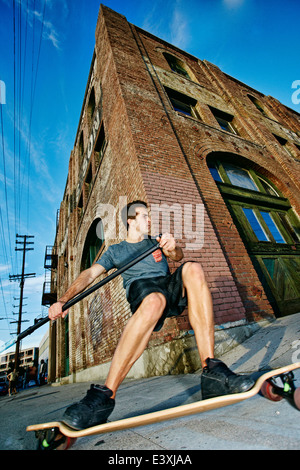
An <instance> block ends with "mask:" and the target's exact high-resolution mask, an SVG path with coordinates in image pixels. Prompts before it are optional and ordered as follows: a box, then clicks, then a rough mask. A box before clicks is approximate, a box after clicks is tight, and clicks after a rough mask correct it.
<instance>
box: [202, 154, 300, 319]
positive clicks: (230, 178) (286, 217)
mask: <svg viewBox="0 0 300 470" xmlns="http://www.w3.org/2000/svg"><path fill="white" fill-rule="evenodd" d="M237 159H238V157H237V156H236V155H231V154H222V153H215V154H211V155H210V156H209V157H208V160H207V164H208V167H209V170H210V172H211V175H212V177H213V179H214V180H215V182H216V184H217V186H218V188H219V190H220V192H221V194H222V196H223V199H224V201H225V202H226V205H227V207H228V209H229V212H230V214H231V216H232V219H233V221H234V223H235V225H236V227H237V229H238V231H239V233H240V235H241V238H242V239H243V241H244V243H245V246H246V247H247V251H248V253H249V255H250V258H251V260H252V262H253V265H254V267H255V269H256V270H257V273H258V275H259V277H260V279H261V282H262V285H263V286H264V288H265V291H266V294H267V296H268V298H269V301H270V303H271V305H272V306H273V308H274V311H275V313H277V314H278V315H288V314H291V313H295V312H296V311H299V308H300V277H299V272H300V257H299V254H300V224H299V219H298V217H297V215H296V214H295V212H294V211H293V209H292V207H291V204H290V202H289V200H288V199H287V198H285V197H284V195H283V194H282V193H281V192H280V191H279V189H278V188H276V186H274V184H273V183H272V182H271V181H270V180H268V178H266V177H265V176H264V175H262V174H260V173H259V172H258V171H255V170H254V169H253V168H251V163H250V162H247V161H246V160H244V159H243V160H238V161H239V163H240V165H239V164H238V163H237Z"/></svg>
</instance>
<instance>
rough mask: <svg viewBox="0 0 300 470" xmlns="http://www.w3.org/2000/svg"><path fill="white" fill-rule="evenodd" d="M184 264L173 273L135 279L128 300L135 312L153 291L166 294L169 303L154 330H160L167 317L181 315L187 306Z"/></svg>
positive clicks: (132, 310)
mask: <svg viewBox="0 0 300 470" xmlns="http://www.w3.org/2000/svg"><path fill="white" fill-rule="evenodd" d="M183 266H184V264H182V265H181V266H179V268H178V269H176V271H175V272H174V273H173V274H169V275H167V276H160V277H152V278H146V279H137V280H136V281H133V282H132V284H131V286H130V288H129V294H128V298H127V300H128V302H129V304H130V308H131V312H132V314H134V313H135V312H136V310H137V309H138V308H139V306H140V304H141V303H142V301H143V300H144V298H145V297H146V296H147V295H149V294H152V293H153V292H160V293H161V294H163V295H164V297H165V299H166V301H167V304H166V308H165V310H164V312H163V314H162V316H161V317H160V319H159V320H158V322H157V324H156V326H155V328H154V331H159V330H160V329H161V328H162V326H163V324H164V321H165V319H166V318H167V317H174V316H178V315H181V313H182V312H183V311H184V309H185V308H186V306H187V296H186V292H185V293H184V296H183V295H182V291H183V282H182V268H183Z"/></svg>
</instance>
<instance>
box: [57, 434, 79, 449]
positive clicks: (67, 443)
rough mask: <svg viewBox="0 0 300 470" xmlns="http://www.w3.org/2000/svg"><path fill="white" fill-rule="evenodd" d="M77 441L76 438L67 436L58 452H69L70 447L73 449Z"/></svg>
mask: <svg viewBox="0 0 300 470" xmlns="http://www.w3.org/2000/svg"><path fill="white" fill-rule="evenodd" d="M76 440H77V439H76V438H75V437H68V436H65V440H64V442H63V443H62V444H61V445H60V446H58V447H57V448H56V450H68V449H70V447H72V445H73V444H75V442H76Z"/></svg>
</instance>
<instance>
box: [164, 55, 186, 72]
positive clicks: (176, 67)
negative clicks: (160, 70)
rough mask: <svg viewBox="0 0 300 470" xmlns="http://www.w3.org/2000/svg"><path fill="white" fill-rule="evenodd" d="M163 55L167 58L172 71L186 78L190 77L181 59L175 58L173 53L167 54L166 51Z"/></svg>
mask: <svg viewBox="0 0 300 470" xmlns="http://www.w3.org/2000/svg"><path fill="white" fill-rule="evenodd" d="M164 57H165V59H166V60H167V62H168V64H169V66H170V68H171V70H173V72H176V73H179V74H180V75H183V76H184V77H186V78H190V76H189V74H188V72H187V71H186V69H185V67H184V63H183V62H182V61H181V60H179V59H177V57H174V56H173V55H171V54H167V53H164Z"/></svg>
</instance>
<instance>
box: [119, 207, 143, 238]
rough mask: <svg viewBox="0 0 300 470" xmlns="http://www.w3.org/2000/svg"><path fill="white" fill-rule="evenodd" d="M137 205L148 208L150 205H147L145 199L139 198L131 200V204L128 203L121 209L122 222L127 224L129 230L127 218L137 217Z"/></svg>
mask: <svg viewBox="0 0 300 470" xmlns="http://www.w3.org/2000/svg"><path fill="white" fill-rule="evenodd" d="M137 207H145V208H146V209H148V206H147V204H146V202H145V201H140V200H137V201H132V202H130V203H129V204H127V206H124V207H123V209H122V211H121V218H122V222H123V224H124V225H125V227H126V228H127V231H128V229H129V225H128V223H127V220H128V219H131V220H134V219H135V217H136V212H135V210H136V208H137Z"/></svg>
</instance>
